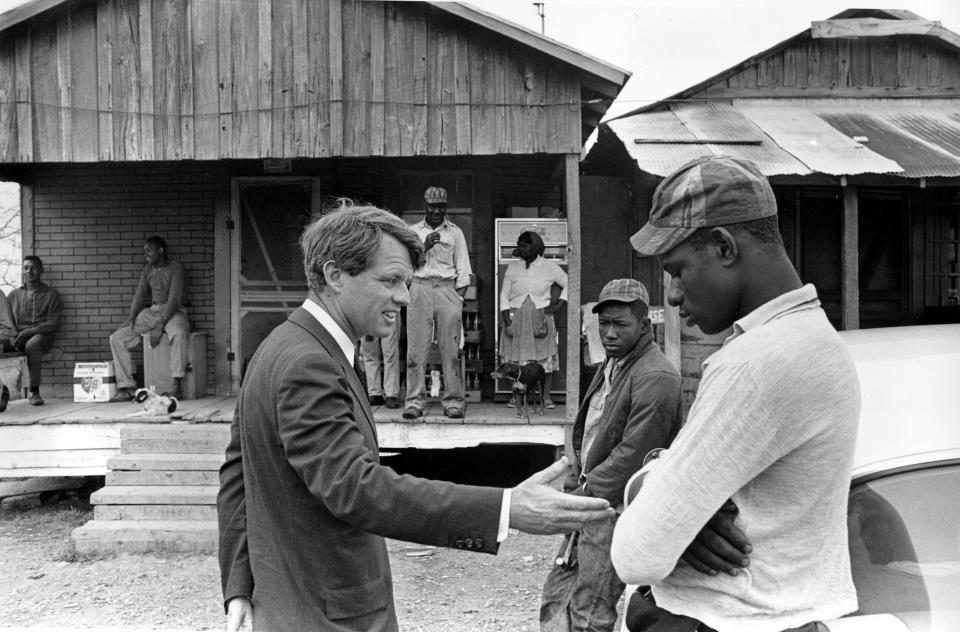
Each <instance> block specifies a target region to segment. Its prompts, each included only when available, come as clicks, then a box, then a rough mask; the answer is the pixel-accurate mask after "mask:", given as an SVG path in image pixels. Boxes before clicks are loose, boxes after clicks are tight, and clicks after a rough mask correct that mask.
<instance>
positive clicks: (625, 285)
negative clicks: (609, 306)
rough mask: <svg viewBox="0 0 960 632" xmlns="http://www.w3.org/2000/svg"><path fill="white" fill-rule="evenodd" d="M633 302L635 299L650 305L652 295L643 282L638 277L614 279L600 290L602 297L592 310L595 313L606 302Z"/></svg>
mask: <svg viewBox="0 0 960 632" xmlns="http://www.w3.org/2000/svg"><path fill="white" fill-rule="evenodd" d="M611 301H613V302H616V303H632V302H634V301H643V304H644V305H646V306H647V307H649V306H650V295H649V294H648V293H647V288H645V287H644V286H643V283H641V282H640V281H637V280H636V279H614V280H613V281H608V282H607V284H606V285H604V286H603V289H602V290H600V298H598V299H597V304H596V305H594V306H593V309H592V310H591V311H592V312H593V313H594V314H596V313H597V312H599V311H600V308H601V307H602V306H603V304H604V303H609V302H611Z"/></svg>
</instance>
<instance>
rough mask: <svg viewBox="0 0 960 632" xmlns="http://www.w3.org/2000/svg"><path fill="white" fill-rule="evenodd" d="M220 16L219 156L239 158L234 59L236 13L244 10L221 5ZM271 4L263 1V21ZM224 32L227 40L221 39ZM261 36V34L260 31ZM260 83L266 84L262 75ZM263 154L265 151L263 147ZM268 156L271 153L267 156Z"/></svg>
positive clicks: (217, 53) (218, 28)
mask: <svg viewBox="0 0 960 632" xmlns="http://www.w3.org/2000/svg"><path fill="white" fill-rule="evenodd" d="M219 4H220V7H219V13H218V15H217V20H216V21H217V27H216V28H217V31H218V36H217V47H216V55H217V82H216V88H217V148H216V149H217V154H218V157H220V158H236V157H237V155H236V144H235V143H234V140H233V129H234V127H235V125H234V120H233V118H234V115H235V111H234V107H235V104H234V99H233V92H234V85H233V84H234V81H235V77H234V74H233V73H234V69H235V67H236V64H235V62H234V60H233V54H234V41H235V40H236V39H237V33H236V32H235V30H234V29H235V28H236V20H235V17H234V14H235V13H237V12H238V11H240V10H241V8H240V5H237V4H235V3H233V2H223V3H219ZM270 6H271V3H269V2H261V3H260V4H259V7H260V11H258V13H257V18H258V19H259V17H260V13H261V12H262V11H263V9H264V7H266V9H267V10H268V11H269V9H270ZM258 28H259V27H258ZM220 33H224V34H226V37H220V36H219V34H220ZM258 34H259V31H258ZM260 81H261V82H262V81H263V78H262V76H261V78H260ZM261 151H263V149H262V148H261ZM264 155H267V154H264Z"/></svg>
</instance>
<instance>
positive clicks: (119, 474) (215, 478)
mask: <svg viewBox="0 0 960 632" xmlns="http://www.w3.org/2000/svg"><path fill="white" fill-rule="evenodd" d="M219 484H220V475H219V474H218V473H217V471H216V470H186V471H178V470H114V471H110V472H107V485H219Z"/></svg>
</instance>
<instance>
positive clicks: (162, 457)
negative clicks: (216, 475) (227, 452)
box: [107, 452, 224, 471]
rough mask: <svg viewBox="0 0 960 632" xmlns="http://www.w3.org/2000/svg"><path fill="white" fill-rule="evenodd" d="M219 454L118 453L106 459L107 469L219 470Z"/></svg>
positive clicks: (221, 455)
mask: <svg viewBox="0 0 960 632" xmlns="http://www.w3.org/2000/svg"><path fill="white" fill-rule="evenodd" d="M223 461H224V455H223V452H221V453H220V454H120V455H118V456H115V457H112V458H111V459H109V460H108V461H107V469H109V470H179V471H185V470H208V471H219V470H220V466H221V465H222V464H223Z"/></svg>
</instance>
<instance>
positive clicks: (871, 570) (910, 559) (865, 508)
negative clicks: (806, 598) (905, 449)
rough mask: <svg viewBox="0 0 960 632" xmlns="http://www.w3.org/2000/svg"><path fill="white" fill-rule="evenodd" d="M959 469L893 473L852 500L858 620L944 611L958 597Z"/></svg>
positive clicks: (850, 514) (863, 488)
mask: <svg viewBox="0 0 960 632" xmlns="http://www.w3.org/2000/svg"><path fill="white" fill-rule="evenodd" d="M958 490H960V465H950V466H941V467H930V468H927V469H924V470H919V471H912V472H903V473H898V474H891V475H889V476H886V477H883V478H880V479H876V480H873V481H870V482H868V483H864V484H862V485H858V486H856V487H855V488H854V489H853V490H852V491H851V493H850V504H849V509H848V529H849V535H850V561H851V565H852V571H853V580H854V583H855V584H856V587H857V596H858V598H859V601H860V609H859V612H860V613H861V614H880V613H897V612H915V611H921V612H923V611H933V612H937V611H942V610H947V609H952V608H956V607H957V595H960V493H958Z"/></svg>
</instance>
